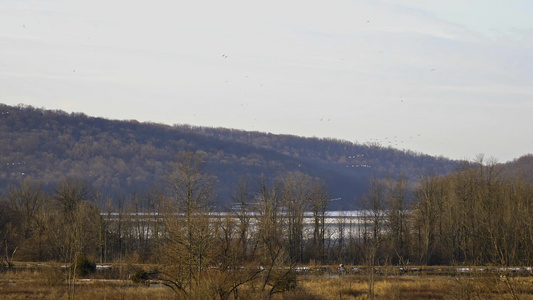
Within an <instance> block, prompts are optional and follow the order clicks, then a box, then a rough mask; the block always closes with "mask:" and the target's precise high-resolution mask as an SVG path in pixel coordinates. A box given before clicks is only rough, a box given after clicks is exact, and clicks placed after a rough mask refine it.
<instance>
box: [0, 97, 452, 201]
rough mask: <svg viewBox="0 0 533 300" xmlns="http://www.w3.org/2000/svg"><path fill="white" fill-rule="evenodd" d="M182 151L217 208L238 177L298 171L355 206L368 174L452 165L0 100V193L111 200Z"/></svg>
mask: <svg viewBox="0 0 533 300" xmlns="http://www.w3.org/2000/svg"><path fill="white" fill-rule="evenodd" d="M182 150H192V151H195V152H202V153H203V154H205V157H206V168H207V170H208V171H209V172H210V173H212V174H214V175H215V176H217V178H218V197H217V198H218V199H217V202H218V203H219V204H221V205H222V204H224V203H226V202H227V201H228V199H229V194H230V191H231V189H232V188H233V187H234V186H235V185H236V182H237V181H238V178H239V177H241V176H242V177H246V178H257V177H258V176H259V175H260V174H264V175H265V177H267V178H274V177H276V176H279V175H280V174H282V173H284V172H288V171H295V170H300V171H302V172H304V173H307V174H309V175H312V176H316V177H320V178H322V179H324V180H325V181H326V183H327V185H328V188H329V190H330V193H331V196H332V197H333V198H341V201H338V202H336V203H337V204H336V205H341V206H343V207H354V206H357V201H358V198H359V196H360V195H362V194H363V193H364V192H365V189H366V185H367V180H368V178H369V177H370V176H373V175H376V176H378V177H384V176H387V175H389V174H392V175H395V174H398V173H399V172H402V173H404V174H406V175H407V176H408V177H409V178H410V179H411V180H416V178H417V177H418V176H419V175H420V174H422V173H423V172H426V170H431V171H432V172H435V173H438V174H444V173H447V172H450V171H453V170H454V169H455V168H456V166H457V165H458V163H459V162H457V161H452V160H448V159H445V158H443V157H432V156H428V155H423V154H419V153H414V152H410V151H400V150H396V149H392V148H384V147H381V146H379V145H360V144H353V143H350V142H346V141H340V140H334V139H318V138H302V137H297V136H290V135H275V134H269V133H261V132H247V131H241V130H232V129H225V128H205V127H194V126H189V125H175V126H168V125H162V124H155V123H139V122H137V121H134V120H131V121H117V120H108V119H103V118H94V117H88V116H86V115H84V114H82V113H72V114H68V113H66V112H63V111H58V110H45V109H38V108H34V107H31V106H24V105H19V106H16V107H14V106H7V105H3V104H0V192H2V191H5V190H6V188H7V186H8V185H9V184H13V183H18V182H20V181H21V180H23V179H24V178H28V177H31V178H32V179H35V180H39V181H42V182H43V183H44V185H45V187H50V188H51V187H53V186H54V185H55V184H56V183H57V182H58V181H59V180H61V179H62V178H65V177H66V176H75V177H79V178H82V179H84V180H86V181H87V182H88V183H89V184H90V185H91V186H92V187H94V188H95V189H97V190H98V191H99V192H101V193H103V194H105V195H109V196H111V197H117V196H119V195H128V194H131V193H141V192H143V191H145V190H147V189H148V188H149V187H151V186H153V185H156V184H158V183H160V182H162V181H163V180H164V179H165V176H166V172H167V164H168V162H171V161H173V160H174V159H175V157H176V154H177V153H178V152H179V151H182Z"/></svg>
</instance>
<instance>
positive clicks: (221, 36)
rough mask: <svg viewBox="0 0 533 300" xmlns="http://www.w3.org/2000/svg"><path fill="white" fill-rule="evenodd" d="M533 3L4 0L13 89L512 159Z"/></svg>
mask: <svg viewBox="0 0 533 300" xmlns="http://www.w3.org/2000/svg"><path fill="white" fill-rule="evenodd" d="M532 16H533V1H531V0H522V1H520V0H507V1H502V0H479V1H477V0H476V1H474V0H471V1H470V0H449V1H428V0H372V1H370V0H368V1H360V0H352V1H348V0H331V1H314V0H306V1H301V0H297V1H291V0H284V1H278V0H271V1H261V2H259V1H250V0H246V1H244V0H243V1H239V0H226V1H218V0H217V1H215V0H205V1H203V0H198V1H166V0H153V1H135V0H133V1H132V0H129V1H123V0H112V1H109V0H106V1H103V0H92V1H77V0H48V1H43V0H2V1H0V102H1V103H6V104H10V105H16V104H19V103H23V104H28V105H32V106H36V107H44V108H47V109H61V110H65V111H68V112H83V113H86V114H87V115H90V116H101V117H106V118H112V119H136V120H139V121H153V122H158V123H166V124H191V125H198V126H214V127H227V128H237V129H244V130H254V131H264V132H272V133H284V134H294V135H301V136H316V137H332V138H338V139H343V140H347V141H351V142H357V143H367V142H371V143H374V142H378V143H381V144H382V145H383V146H392V147H395V148H399V149H410V150H414V151H418V152H422V153H427V154H431V155H443V156H446V157H450V158H457V159H473V158H474V157H475V156H476V155H477V154H480V153H483V154H485V156H486V157H494V158H496V159H497V160H498V161H500V162H505V161H508V160H511V159H513V158H517V157H519V156H521V155H524V154H526V153H532V152H533V137H532V136H531V133H530V131H531V128H533V116H532V115H533V17H532Z"/></svg>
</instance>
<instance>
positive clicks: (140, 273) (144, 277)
mask: <svg viewBox="0 0 533 300" xmlns="http://www.w3.org/2000/svg"><path fill="white" fill-rule="evenodd" d="M149 277H150V273H148V272H146V271H145V270H143V269H140V270H137V271H135V272H134V273H133V274H131V275H130V279H131V281H132V282H133V283H136V284H146V283H147V282H148V279H150V278H149Z"/></svg>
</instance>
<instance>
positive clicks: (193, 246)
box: [162, 151, 214, 295]
mask: <svg viewBox="0 0 533 300" xmlns="http://www.w3.org/2000/svg"><path fill="white" fill-rule="evenodd" d="M203 165H204V158H203V157H202V156H201V155H199V154H196V153H193V152H190V151H187V152H181V153H180V154H179V155H178V159H177V161H176V163H175V164H173V166H172V169H171V172H170V173H169V175H168V191H169V197H170V198H171V199H172V203H171V209H169V210H168V212H170V213H167V216H166V218H165V229H166V236H165V240H164V242H163V247H162V251H163V256H164V259H165V262H166V264H167V266H168V268H167V269H168V270H167V271H165V272H164V275H166V279H167V285H168V286H169V287H171V288H173V289H174V291H176V293H179V294H185V295H189V294H190V293H191V292H192V289H193V285H198V283H199V281H200V280H201V274H202V271H203V270H204V269H205V267H206V265H208V264H209V263H210V259H212V257H210V256H209V252H210V248H209V243H210V241H211V239H212V232H211V230H210V226H209V209H210V203H211V201H212V198H213V192H214V178H213V177H212V176H211V175H209V174H206V173H204V172H203Z"/></svg>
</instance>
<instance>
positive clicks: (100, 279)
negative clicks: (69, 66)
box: [0, 265, 533, 300]
mask: <svg viewBox="0 0 533 300" xmlns="http://www.w3.org/2000/svg"><path fill="white" fill-rule="evenodd" d="M330 274H331V273H330ZM94 275H95V276H93V278H92V279H91V280H87V279H79V280H77V282H76V299H90V300H95V299H176V295H174V294H173V292H172V290H170V289H169V288H166V287H164V286H162V285H160V284H159V285H158V284H155V285H154V284H152V285H151V286H145V285H136V284H133V283H132V282H131V281H130V280H126V279H112V278H106V277H105V276H102V275H101V274H100V275H98V274H94ZM459 275H460V276H459ZM507 275H512V274H507ZM125 277H127V276H122V277H121V278H125ZM374 292H375V299H533V277H528V276H522V277H518V276H517V277H513V276H500V274H492V273H489V274H487V273H485V274H469V275H464V274H456V275H455V276H442V275H440V276H437V275H421V276H405V275H404V276H400V275H392V276H377V277H376V279H375V285H374ZM194 298H197V299H217V297H216V295H213V294H212V292H211V291H210V288H209V287H206V288H205V289H204V290H199V291H198V293H197V297H194ZM369 298H370V297H369V286H368V277H367V276H366V275H364V272H362V273H361V274H356V275H354V274H350V275H342V276H340V277H339V276H327V274H320V275H299V276H298V284H297V288H296V289H294V290H292V291H290V292H286V293H282V294H276V295H274V296H273V297H272V298H270V299H291V300H292V299H309V300H313V299H369ZM0 299H68V293H67V286H66V283H65V280H64V273H63V270H62V269H61V267H60V266H57V265H47V266H42V267H39V268H26V269H24V268H19V269H16V270H14V271H9V272H4V273H0ZM231 299H233V296H232V297H231ZM239 299H254V300H261V299H269V296H268V294H267V293H263V292H260V291H259V290H258V289H257V284H256V288H255V289H253V288H252V287H251V285H249V286H243V287H242V288H241V289H240V290H239Z"/></svg>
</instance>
